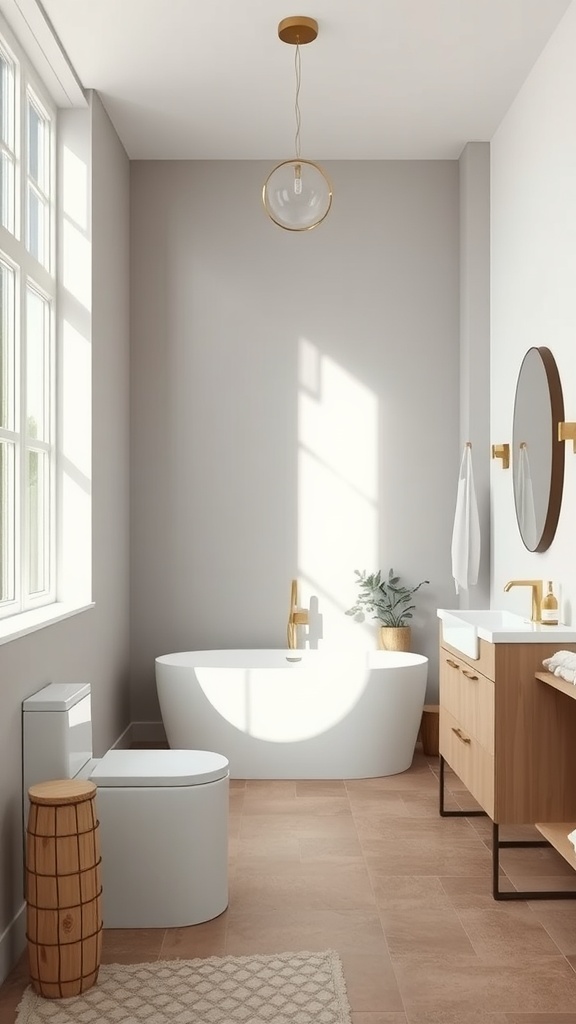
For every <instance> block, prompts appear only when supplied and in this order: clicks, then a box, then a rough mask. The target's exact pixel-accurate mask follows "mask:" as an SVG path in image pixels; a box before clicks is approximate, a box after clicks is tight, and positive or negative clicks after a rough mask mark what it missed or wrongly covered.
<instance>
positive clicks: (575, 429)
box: [558, 423, 576, 453]
mask: <svg viewBox="0 0 576 1024" xmlns="http://www.w3.org/2000/svg"><path fill="white" fill-rule="evenodd" d="M558 440H559V441H572V451H573V452H575V453H576V423H559V424H558Z"/></svg>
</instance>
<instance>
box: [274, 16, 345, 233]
mask: <svg viewBox="0 0 576 1024" xmlns="http://www.w3.org/2000/svg"><path fill="white" fill-rule="evenodd" d="M278 35H279V37H280V39H281V40H282V42H283V43H289V44H290V45H292V46H295V47H296V51H295V57H294V67H295V72H296V101H295V104H294V110H295V114H296V137H295V150H296V155H295V157H294V158H293V159H292V160H283V161H282V163H280V164H277V165H276V167H274V169H273V170H272V171H271V172H270V174H269V175H268V177H267V178H266V181H265V182H264V187H263V189H262V202H263V203H264V209H265V210H266V213H267V214H268V216H269V217H270V218H271V220H273V221H274V223H275V224H277V225H278V226H279V227H281V228H284V229H285V230H286V231H310V230H311V229H312V228H315V227H317V226H318V224H321V223H322V221H323V220H324V218H325V217H326V215H327V214H328V211H329V210H330V207H331V205H332V186H331V185H330V182H329V181H328V178H327V177H326V174H325V173H324V171H323V170H322V168H321V167H319V166H318V164H316V163H314V162H313V161H312V160H303V159H302V157H301V156H300V106H299V98H300V80H301V67H300V47H301V46H303V45H304V44H305V43H312V42H313V41H314V40H315V39H316V36H317V35H318V22H317V21H315V20H314V18H305V17H304V16H303V15H298V16H297V17H293V18H284V20H283V21H281V22H280V24H279V25H278Z"/></svg>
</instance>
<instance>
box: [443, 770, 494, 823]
mask: <svg viewBox="0 0 576 1024" xmlns="http://www.w3.org/2000/svg"><path fill="white" fill-rule="evenodd" d="M439 761H440V776H439V811H440V815H441V817H443V818H478V817H479V816H480V815H482V816H483V817H485V815H486V811H447V810H446V808H445V806H444V765H445V761H444V758H443V757H442V754H440V758H439Z"/></svg>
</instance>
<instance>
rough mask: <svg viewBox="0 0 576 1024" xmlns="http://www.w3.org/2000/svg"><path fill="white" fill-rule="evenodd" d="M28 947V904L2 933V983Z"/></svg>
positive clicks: (0, 964) (0, 958) (0, 949)
mask: <svg viewBox="0 0 576 1024" xmlns="http://www.w3.org/2000/svg"><path fill="white" fill-rule="evenodd" d="M25 949H26V904H25V903H23V904H22V906H21V907H20V910H19V911H18V913H17V914H16V917H15V918H14V919H13V920H12V921H11V922H10V924H9V925H8V927H7V928H6V930H5V931H3V932H2V935H0V985H1V984H2V982H3V981H4V980H5V979H6V978H7V977H8V975H9V974H10V971H11V970H12V968H13V967H15V966H16V964H17V963H18V960H19V959H20V957H21V956H22V953H23V952H24V950H25Z"/></svg>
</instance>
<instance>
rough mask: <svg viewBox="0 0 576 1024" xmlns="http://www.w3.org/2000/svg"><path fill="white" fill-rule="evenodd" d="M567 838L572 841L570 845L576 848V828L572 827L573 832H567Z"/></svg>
mask: <svg viewBox="0 0 576 1024" xmlns="http://www.w3.org/2000/svg"><path fill="white" fill-rule="evenodd" d="M568 839H569V840H570V842H571V843H572V846H573V847H574V849H575V850H576V828H575V829H574V831H573V832H569V833H568Z"/></svg>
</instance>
